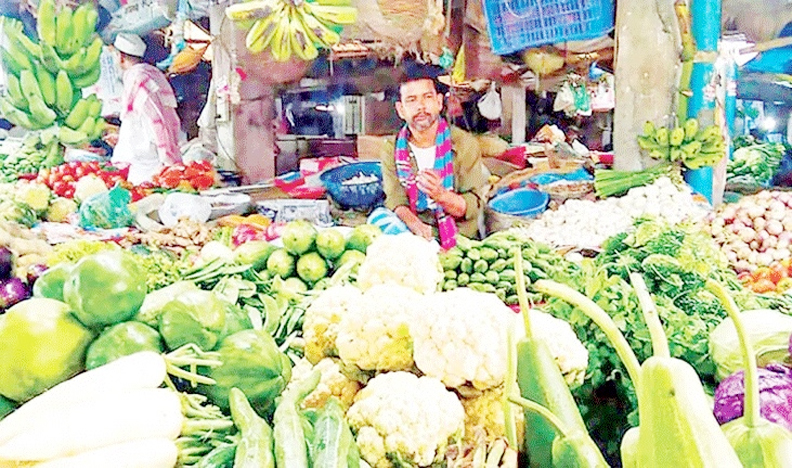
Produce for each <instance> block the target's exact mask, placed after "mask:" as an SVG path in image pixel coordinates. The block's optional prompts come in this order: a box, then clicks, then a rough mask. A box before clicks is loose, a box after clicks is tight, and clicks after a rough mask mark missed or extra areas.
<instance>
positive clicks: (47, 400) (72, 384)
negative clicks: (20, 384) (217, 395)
mask: <svg viewBox="0 0 792 468" xmlns="http://www.w3.org/2000/svg"><path fill="white" fill-rule="evenodd" d="M165 372H166V371H165V359H164V358H163V357H162V356H161V355H159V354H157V353H155V352H153V351H143V352H139V353H135V354H132V355H129V356H124V357H122V358H119V359H116V360H115V361H112V362H109V363H107V364H105V365H103V366H100V367H97V368H95V369H91V370H89V371H86V372H83V373H81V374H77V375H76V376H74V377H72V378H71V379H69V380H65V381H63V382H61V383H59V384H58V385H56V386H54V387H52V388H51V389H49V390H47V391H46V392H44V393H42V394H41V395H39V396H37V397H35V398H33V399H32V400H30V401H28V402H27V403H25V404H24V405H22V406H20V407H19V408H18V409H17V410H16V411H14V412H13V413H11V414H9V415H8V416H6V418H5V419H3V420H2V421H0V445H2V444H4V443H5V442H7V441H8V440H9V439H11V438H12V437H14V436H16V435H18V434H20V433H22V432H24V431H26V430H28V429H29V428H31V427H32V426H34V425H36V424H37V423H39V422H41V421H45V420H48V419H49V418H50V417H52V414H53V413H54V412H57V411H59V410H61V409H63V408H66V407H68V406H72V405H74V404H77V403H80V402H84V401H92V400H94V399H96V398H98V397H101V396H103V395H107V394H109V393H117V392H120V391H126V390H135V389H141V388H157V387H159V386H160V385H162V382H163V381H164V380H165V375H166V374H165Z"/></svg>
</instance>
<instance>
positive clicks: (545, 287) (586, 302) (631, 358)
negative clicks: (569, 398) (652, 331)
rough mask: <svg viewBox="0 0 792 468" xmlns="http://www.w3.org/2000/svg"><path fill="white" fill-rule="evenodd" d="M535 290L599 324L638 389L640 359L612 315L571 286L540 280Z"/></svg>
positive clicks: (535, 285)
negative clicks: (560, 300) (575, 308)
mask: <svg viewBox="0 0 792 468" xmlns="http://www.w3.org/2000/svg"><path fill="white" fill-rule="evenodd" d="M518 278H519V275H518ZM534 289H535V290H536V291H537V292H540V293H542V294H547V295H550V296H554V297H557V298H559V299H562V300H564V301H566V302H568V303H570V304H572V305H573V306H575V307H577V308H578V310H580V311H581V312H583V313H584V314H585V315H586V316H588V317H589V318H590V319H591V320H592V321H593V322H594V323H595V324H597V326H598V327H600V329H601V330H602V332H603V333H604V334H605V336H606V337H608V341H610V342H611V345H613V347H614V348H615V350H616V354H617V355H618V356H619V358H620V359H621V361H622V363H623V364H624V367H625V368H626V369H627V373H628V374H629V375H630V379H631V380H632V381H633V385H634V386H635V387H636V388H637V387H638V385H639V383H638V376H639V375H640V368H641V365H640V363H639V362H638V358H637V357H636V356H635V352H633V350H632V348H631V347H630V344H629V343H627V339H626V338H624V335H623V334H622V332H621V331H619V328H618V327H617V326H616V324H615V323H614V322H613V319H612V318H611V317H610V315H608V314H607V313H605V311H604V310H602V308H601V307H600V306H598V305H597V304H596V303H595V302H594V301H592V300H591V299H589V298H588V297H586V296H584V295H583V294H581V293H579V292H578V291H576V290H574V289H572V288H570V287H569V286H566V285H563V284H559V283H556V282H555V281H550V280H539V281H537V282H536V283H534Z"/></svg>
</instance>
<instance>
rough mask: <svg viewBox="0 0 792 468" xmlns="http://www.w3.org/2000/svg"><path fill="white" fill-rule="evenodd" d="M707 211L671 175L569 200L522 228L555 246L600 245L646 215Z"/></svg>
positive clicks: (696, 215) (673, 216)
mask: <svg viewBox="0 0 792 468" xmlns="http://www.w3.org/2000/svg"><path fill="white" fill-rule="evenodd" d="M706 214H707V210H706V209H705V208H703V207H701V206H700V205H698V204H697V203H696V201H695V199H694V197H693V195H692V193H691V191H690V188H689V187H687V186H684V187H678V186H676V185H674V184H673V182H671V180H670V179H669V178H668V177H660V178H659V179H657V180H656V181H655V182H654V183H652V184H650V185H647V186H645V187H635V188H632V189H630V190H629V191H628V192H627V194H626V195H624V196H623V197H620V198H607V199H605V200H601V201H596V202H595V201H591V200H568V201H567V202H566V203H564V204H563V205H561V206H560V207H559V208H558V209H557V210H550V211H545V212H544V213H542V215H541V216H539V217H538V218H537V219H536V220H534V221H532V222H531V223H530V224H529V225H528V226H526V227H523V228H521V229H522V230H523V232H524V236H525V237H527V238H530V239H533V240H535V241H537V242H541V243H544V244H548V245H552V246H555V247H580V248H598V247H599V246H600V245H601V244H602V242H603V241H604V240H605V239H607V238H608V237H610V236H613V235H615V234H618V233H621V232H625V231H627V230H629V229H630V226H631V225H632V222H633V220H634V219H636V218H638V217H641V216H644V215H649V216H658V217H660V218H662V219H665V220H667V221H669V222H671V223H679V222H682V221H685V220H688V221H694V222H695V221H698V220H701V219H702V218H704V217H705V216H706Z"/></svg>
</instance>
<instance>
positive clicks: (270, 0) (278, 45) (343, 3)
mask: <svg viewBox="0 0 792 468" xmlns="http://www.w3.org/2000/svg"><path fill="white" fill-rule="evenodd" d="M226 16H228V18H229V19H231V20H233V21H235V22H237V23H238V24H239V25H241V26H243V27H248V28H249V29H248V33H247V36H246V38H245V45H246V47H247V48H248V50H250V51H251V52H253V53H259V52H261V51H263V50H264V49H266V48H268V47H269V49H270V53H271V54H272V56H273V58H275V60H277V61H281V62H283V61H286V60H289V59H290V58H291V57H292V55H294V56H297V57H299V58H300V59H302V60H313V59H315V58H316V57H317V56H318V55H319V48H327V49H329V48H330V47H332V46H333V45H335V44H338V43H339V42H340V41H341V36H340V34H339V33H340V25H343V24H352V23H354V22H355V21H357V8H355V7H353V6H352V4H351V0H319V1H315V2H307V1H304V0H254V1H250V2H245V3H238V4H234V5H231V6H229V7H228V8H226Z"/></svg>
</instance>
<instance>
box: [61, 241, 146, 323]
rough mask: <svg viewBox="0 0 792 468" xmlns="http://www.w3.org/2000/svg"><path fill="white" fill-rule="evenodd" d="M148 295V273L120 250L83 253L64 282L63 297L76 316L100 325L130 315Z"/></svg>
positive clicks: (124, 319) (81, 319) (121, 320)
mask: <svg viewBox="0 0 792 468" xmlns="http://www.w3.org/2000/svg"><path fill="white" fill-rule="evenodd" d="M145 297H146V275H145V272H144V271H143V270H142V269H141V268H140V266H139V265H138V264H137V262H135V259H134V258H133V257H132V256H131V255H128V254H126V253H125V252H124V251H121V250H107V251H103V252H99V253H97V254H93V255H89V256H87V257H84V258H83V259H82V260H80V261H79V262H77V264H76V265H75V266H74V268H73V269H72V271H71V273H70V274H69V277H68V279H67V280H66V283H65V284H64V285H63V298H64V300H65V302H66V303H67V304H69V306H71V308H72V309H73V311H74V315H75V316H76V317H77V319H78V320H79V321H80V322H82V324H83V325H85V326H87V327H99V326H103V325H110V324H114V323H119V322H123V321H126V320H129V319H131V318H132V317H133V316H134V315H135V313H136V312H137V311H138V309H139V308H140V305H141V304H142V303H143V299H144V298H145Z"/></svg>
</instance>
